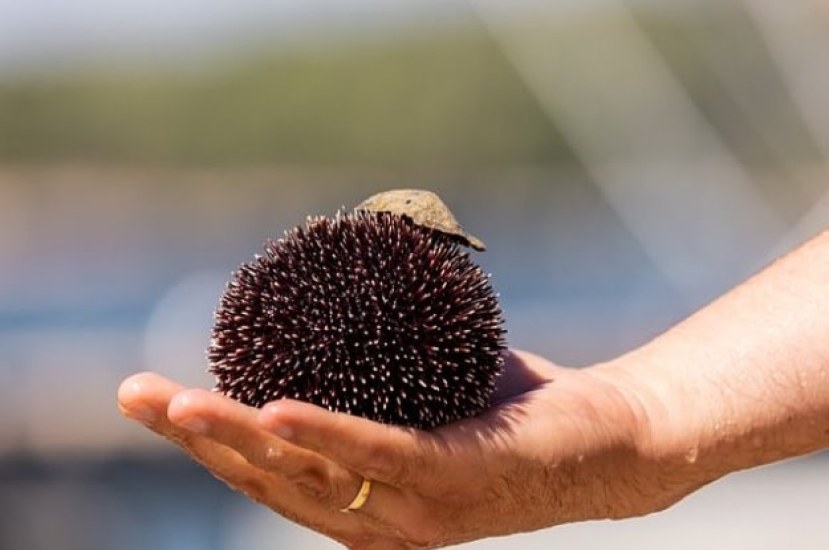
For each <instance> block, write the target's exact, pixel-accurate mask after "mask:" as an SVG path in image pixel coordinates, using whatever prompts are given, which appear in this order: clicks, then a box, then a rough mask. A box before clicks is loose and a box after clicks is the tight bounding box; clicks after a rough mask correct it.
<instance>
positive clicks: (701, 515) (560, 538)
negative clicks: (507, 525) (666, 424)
mask: <svg viewBox="0 0 829 550" xmlns="http://www.w3.org/2000/svg"><path fill="white" fill-rule="evenodd" d="M821 458H823V460H821ZM825 458H826V457H816V458H813V459H806V460H800V461H797V462H789V463H785V464H778V465H776V466H771V467H766V468H760V469H755V470H751V471H749V472H744V473H739V474H733V475H731V476H728V477H727V478H725V479H723V480H720V481H718V482H716V483H715V484H713V485H712V486H710V487H706V488H704V489H702V490H700V491H698V492H697V493H694V494H693V495H691V496H690V497H688V498H686V499H685V500H684V501H682V502H680V503H679V504H677V505H675V506H673V507H671V508H669V509H668V510H666V511H664V512H660V513H658V514H653V515H650V516H646V517H643V518H637V519H628V520H623V521H592V522H586V523H575V524H569V525H564V526H561V527H555V528H553V529H551V530H546V531H540V532H537V533H532V534H527V535H519V536H515V537H511V538H509V539H490V540H485V541H481V542H477V543H472V544H467V545H464V546H461V547H460V548H465V549H468V550H502V549H504V548H521V549H522V550H548V549H550V548H579V549H584V550H587V549H594V548H595V549H599V548H601V549H605V548H635V549H636V550H662V549H664V548H670V549H671V550H699V549H700V548H704V549H705V550H743V549H745V550H758V549H768V550H772V549H775V550H776V549H782V548H798V549H812V548H829V529H827V528H826V512H825V511H826V509H827V507H829V476H826V475H825V472H826V468H827V466H829V465H827V461H826V460H825Z"/></svg>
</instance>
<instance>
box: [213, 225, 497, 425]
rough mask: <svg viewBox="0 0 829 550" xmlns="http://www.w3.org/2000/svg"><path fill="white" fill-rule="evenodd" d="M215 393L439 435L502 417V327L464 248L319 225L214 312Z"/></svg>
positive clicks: (422, 230)
mask: <svg viewBox="0 0 829 550" xmlns="http://www.w3.org/2000/svg"><path fill="white" fill-rule="evenodd" d="M215 319H216V322H215V325H214V328H213V332H212V339H211V343H210V347H209V349H208V360H209V363H210V371H211V372H212V373H213V374H214V375H215V376H216V378H217V385H216V389H217V390H219V391H221V392H223V393H225V394H226V395H228V396H230V397H232V398H234V399H236V400H238V401H241V402H242V403H245V404H247V405H251V406H254V407H261V406H262V405H264V404H265V403H267V402H269V401H272V400H274V399H279V398H283V397H289V398H294V399H300V400H303V401H307V402H310V403H314V404H316V405H319V406H322V407H325V408H327V409H329V410H332V411H343V412H348V413H351V414H355V415H358V416H362V417H365V418H369V419H371V420H375V421H379V422H384V423H391V424H399V425H406V426H412V427H417V428H424V429H428V428H433V427H435V426H439V425H443V424H447V423H449V422H452V421H455V420H458V419H460V418H465V417H469V416H474V415H477V414H479V413H480V412H482V411H483V410H485V409H486V408H487V407H488V406H489V405H490V398H491V395H492V392H493V390H494V387H495V381H496V378H497V376H498V375H499V374H500V371H501V369H502V364H503V359H502V351H503V349H504V347H505V345H504V330H503V328H502V325H503V321H502V316H501V310H500V308H499V306H498V301H497V297H496V295H495V293H494V292H493V290H492V287H491V285H490V283H489V279H488V277H487V276H486V275H485V274H484V273H483V272H482V270H481V269H480V267H478V266H477V265H476V264H475V263H474V262H473V261H472V260H471V259H470V257H469V254H468V253H467V252H466V251H464V250H462V249H461V248H460V246H459V245H458V243H457V241H456V240H455V239H452V238H450V237H449V236H447V235H445V234H442V233H440V232H439V231H435V230H433V229H430V228H427V227H422V226H419V225H416V224H414V223H412V221H411V220H409V219H407V218H406V217H403V216H400V215H396V214H391V213H376V212H366V211H356V212H353V213H347V214H338V215H337V216H336V217H334V218H324V217H320V218H313V219H309V220H308V222H307V223H306V225H305V226H304V227H297V228H295V229H294V230H293V231H290V232H288V233H286V235H285V236H284V237H283V238H282V239H279V240H277V241H271V242H269V243H268V244H267V245H266V246H265V254H264V255H263V256H257V257H256V258H255V259H254V260H253V261H252V262H250V263H246V264H243V265H242V266H241V267H240V268H239V269H238V270H237V272H236V274H235V277H234V279H233V280H232V281H231V282H230V283H228V285H227V287H226V290H225V293H224V295H223V296H222V298H221V301H220V304H219V306H218V308H217V310H216V313H215Z"/></svg>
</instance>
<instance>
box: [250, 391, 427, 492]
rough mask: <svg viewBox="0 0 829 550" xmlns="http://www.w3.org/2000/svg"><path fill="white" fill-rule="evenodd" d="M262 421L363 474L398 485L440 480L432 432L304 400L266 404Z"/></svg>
mask: <svg viewBox="0 0 829 550" xmlns="http://www.w3.org/2000/svg"><path fill="white" fill-rule="evenodd" d="M259 422H260V424H261V425H262V426H263V427H264V428H266V429H267V430H269V431H271V432H272V433H275V434H277V435H278V436H280V437H282V438H283V439H286V440H288V441H291V442H292V443H295V444H297V445H299V446H301V447H304V448H306V449H310V450H312V451H314V452H316V453H319V454H321V455H323V456H325V457H327V458H330V459H331V460H333V461H334V462H337V463H338V464H342V465H343V466H345V467H346V468H348V469H349V470H353V471H355V472H357V473H358V474H360V475H361V476H363V477H365V478H368V479H373V480H378V481H381V482H384V483H388V484H391V485H394V486H397V487H414V486H420V485H421V484H423V483H432V482H434V481H435V472H434V471H433V469H432V465H433V464H434V461H431V460H429V458H430V457H431V456H432V455H433V454H434V453H435V450H436V449H439V448H440V447H441V445H442V443H441V440H440V439H439V438H438V437H437V436H435V435H432V434H430V433H428V432H423V431H419V430H414V429H406V428H400V427H395V426H387V425H383V424H378V423H376V422H371V421H369V420H366V419H363V418H358V417H355V416H351V415H347V414H340V413H330V412H328V411H326V410H324V409H322V408H320V407H316V406H314V405H309V404H307V403H301V402H299V401H291V400H282V401H278V402H275V403H271V404H268V405H266V406H265V407H264V408H263V409H262V412H261V413H260V415H259Z"/></svg>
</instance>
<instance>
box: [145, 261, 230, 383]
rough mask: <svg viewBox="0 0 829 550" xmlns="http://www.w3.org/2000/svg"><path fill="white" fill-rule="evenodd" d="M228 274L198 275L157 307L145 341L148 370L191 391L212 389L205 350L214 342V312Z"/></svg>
mask: <svg viewBox="0 0 829 550" xmlns="http://www.w3.org/2000/svg"><path fill="white" fill-rule="evenodd" d="M227 277H228V274H226V273H224V272H221V271H200V272H197V273H194V274H192V275H190V276H188V277H186V278H185V279H184V280H182V281H181V282H179V283H178V284H176V285H175V286H174V287H173V288H171V289H170V290H169V291H168V292H167V293H166V294H165V295H164V297H163V298H162V299H161V300H160V301H159V302H158V305H156V307H155V309H154V311H153V313H152V315H151V316H150V320H149V322H148V323H147V330H146V333H145V339H144V359H145V364H146V368H147V369H148V370H152V371H156V372H159V373H161V374H163V375H165V376H169V377H171V378H173V379H175V380H176V381H178V382H180V383H182V384H184V385H185V386H188V387H210V386H212V384H213V380H212V378H211V377H210V376H209V375H208V374H207V371H206V369H207V362H206V360H205V349H206V348H207V346H208V344H209V342H210V328H211V326H212V324H213V310H214V309H215V307H216V305H217V304H218V302H219V297H220V296H221V294H222V291H223V289H224V285H225V282H226V281H227Z"/></svg>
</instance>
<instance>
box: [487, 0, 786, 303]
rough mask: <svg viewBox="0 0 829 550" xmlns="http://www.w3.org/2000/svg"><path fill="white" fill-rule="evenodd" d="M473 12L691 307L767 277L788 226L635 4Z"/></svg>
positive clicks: (491, 7)
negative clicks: (640, 21)
mask: <svg viewBox="0 0 829 550" xmlns="http://www.w3.org/2000/svg"><path fill="white" fill-rule="evenodd" d="M474 5H476V6H478V7H479V9H480V11H481V14H482V16H483V19H484V21H485V22H486V23H487V25H488V27H489V28H490V29H491V31H492V33H493V35H494V36H495V37H496V39H497V40H498V41H499V43H500V44H501V45H502V47H503V50H504V52H505V54H506V55H507V57H508V58H509V59H510V60H511V62H512V63H513V65H514V66H515V68H516V70H517V71H518V73H519V74H520V75H521V76H522V77H523V79H524V81H525V82H526V84H527V86H528V88H529V89H530V91H531V92H532V93H534V94H535V96H536V97H537V98H538V101H539V103H540V104H541V106H542V107H543V108H544V109H545V110H546V112H547V113H548V115H549V117H550V119H551V120H552V121H554V122H555V124H556V125H557V126H558V127H559V128H560V129H561V130H562V132H563V134H564V136H565V138H566V139H567V140H568V141H569V143H570V145H571V146H572V148H573V150H574V152H575V154H576V156H578V157H579V158H580V159H581V161H582V162H583V164H584V166H585V169H586V170H587V171H588V173H589V174H590V175H591V177H592V178H593V180H594V181H595V183H596V185H598V186H599V188H600V189H601V190H602V192H603V193H604V195H605V197H606V198H607V200H608V202H609V203H610V204H611V206H612V207H613V208H614V209H615V210H616V212H617V213H618V215H619V216H620V218H621V219H622V220H623V222H624V223H625V224H626V226H627V227H628V228H629V230H630V231H631V232H632V233H633V234H634V235H635V236H636V238H637V239H638V240H639V242H640V243H641V245H642V247H643V249H644V250H645V252H646V253H647V254H648V255H649V257H650V258H651V259H652V261H653V262H654V264H655V265H656V266H657V267H658V268H659V269H660V270H661V271H662V273H663V274H664V275H665V277H666V278H667V279H668V280H669V281H670V282H671V283H672V284H673V285H674V286H675V287H676V288H677V289H678V290H679V291H680V293H681V294H682V296H683V298H684V299H685V301H686V303H687V304H689V305H698V304H699V303H700V302H702V301H705V300H708V299H710V298H711V296H712V295H714V294H716V293H719V292H721V291H722V287H723V286H724V285H728V284H732V283H733V282H735V281H737V280H739V279H742V278H743V277H745V276H746V275H747V274H748V273H750V272H751V271H753V270H754V269H756V267H757V266H758V264H759V260H760V259H762V258H764V257H765V256H766V253H767V252H768V250H769V249H770V248H771V247H772V246H773V244H774V242H775V241H776V240H777V239H778V238H779V236H780V235H781V234H782V232H783V231H784V229H785V227H784V224H783V223H782V221H781V220H780V219H779V218H778V217H777V216H776V214H775V213H774V212H773V211H772V210H771V208H770V207H769V205H768V204H767V203H766V202H765V200H764V199H763V198H762V197H761V196H760V194H759V193H758V192H757V190H756V189H755V188H754V186H753V185H752V183H751V181H750V179H749V178H748V176H747V175H746V173H745V172H744V170H743V167H742V166H741V165H740V164H739V162H738V161H737V160H736V159H735V158H734V156H733V155H732V154H731V152H730V151H729V150H728V149H727V148H726V147H725V145H724V144H723V143H722V141H721V140H720V138H719V136H718V135H717V134H716V132H715V131H714V129H713V128H712V127H711V126H710V124H708V122H707V121H706V120H705V118H704V117H703V116H702V115H701V113H699V112H698V110H697V108H696V107H695V105H694V104H693V102H692V101H691V98H690V97H689V96H688V94H687V92H686V91H685V90H684V89H683V88H682V86H681V85H680V83H679V82H678V81H677V79H676V78H675V76H674V75H673V74H672V72H671V71H670V69H669V67H667V66H666V64H665V62H664V60H663V59H662V58H661V57H660V56H659V54H658V53H657V52H656V51H655V49H654V48H653V46H652V44H651V43H650V42H649V41H648V39H647V38H646V37H645V36H644V35H643V33H642V32H641V30H640V29H639V27H638V26H637V24H636V22H635V21H634V20H633V18H632V16H631V15H630V13H629V11H628V8H627V7H626V6H625V4H624V2H618V1H617V2H608V3H607V10H606V11H605V12H604V17H602V18H601V19H599V20H593V21H591V22H590V23H589V26H585V25H578V24H576V25H574V24H573V19H572V18H567V17H564V16H563V14H561V13H559V12H558V7H557V5H556V4H555V3H548V4H547V5H546V6H540V7H539V8H538V9H536V10H535V11H533V12H532V13H525V14H521V15H520V16H516V15H515V14H513V13H510V12H508V11H506V10H504V9H503V8H502V7H501V6H500V4H498V3H495V2H491V1H488V0H478V1H475V2H474ZM585 29H588V31H589V34H588V35H587V36H586V35H585ZM717 278H722V279H724V280H719V279H717Z"/></svg>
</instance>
